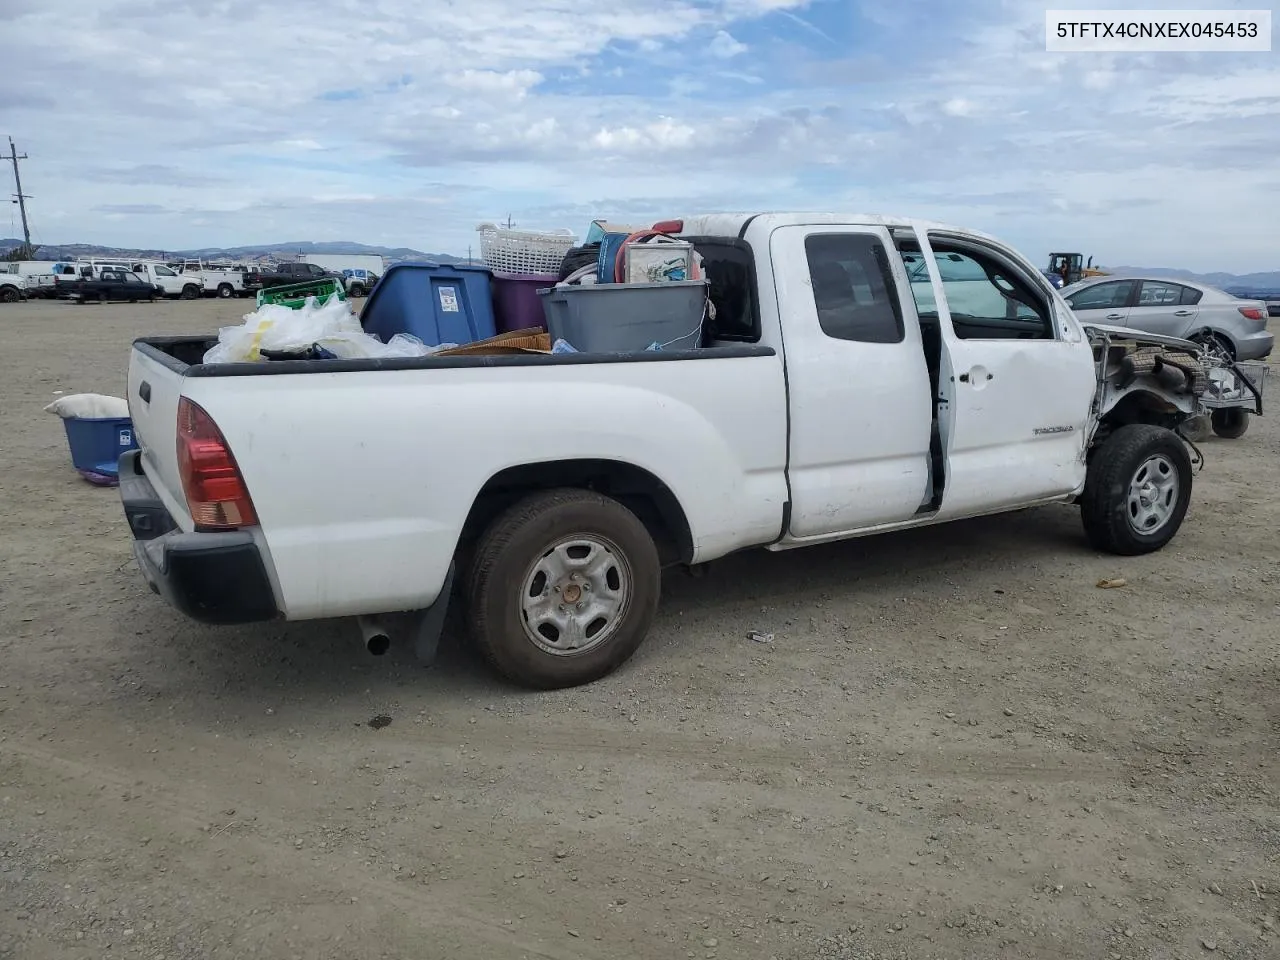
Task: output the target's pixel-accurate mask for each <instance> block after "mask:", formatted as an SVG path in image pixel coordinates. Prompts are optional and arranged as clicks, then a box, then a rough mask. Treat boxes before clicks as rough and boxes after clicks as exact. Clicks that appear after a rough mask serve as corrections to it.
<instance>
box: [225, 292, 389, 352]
mask: <svg viewBox="0 0 1280 960" xmlns="http://www.w3.org/2000/svg"><path fill="white" fill-rule="evenodd" d="M353 334H354V335H358V336H361V337H369V339H371V340H374V341H375V342H377V343H381V341H378V340H377V338H376V337H370V335H369V334H367V333H365V332H364V330H363V329H361V327H360V321H359V320H358V319H356V315H355V314H353V313H352V312H351V308H350V307H349V306H347V303H346V302H345V301H343V300H339V299H338V298H337V297H330V298H329V300H328V301H327V302H326V303H323V304H317V303H316V301H315V300H314V299H309V300H307V302H306V305H305V306H303V307H302V309H301V310H291V309H289V308H288V307H285V306H282V305H280V304H277V303H268V304H264V305H263V306H261V307H259V308H258V309H257V310H255V311H254V312H253V313H250V314H246V315H245V318H244V323H242V324H240V325H239V326H235V327H223V328H222V329H221V330H219V331H218V342H217V344H215V345H214V346H212V347H210V348H209V350H208V351H207V352H206V353H205V355H204V362H205V363H242V362H245V361H253V360H261V359H262V351H263V350H268V351H272V350H280V351H290V350H298V351H301V350H305V349H306V348H307V347H309V346H311V344H313V343H317V342H319V341H322V340H324V338H326V337H333V336H339V337H346V336H350V335H353Z"/></svg>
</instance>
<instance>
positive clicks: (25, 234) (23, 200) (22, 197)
mask: <svg viewBox="0 0 1280 960" xmlns="http://www.w3.org/2000/svg"><path fill="white" fill-rule="evenodd" d="M5 159H7V160H12V161H13V182H14V184H16V185H17V188H18V192H17V193H16V194H15V195H14V198H15V199H16V200H17V203H18V209H19V210H20V211H21V212H22V239H23V240H24V241H25V242H26V254H27V256H31V227H30V226H28V225H27V201H28V200H30V199H31V198H30V197H29V196H27V195H26V194H25V193H23V192H22V175H21V174H20V173H19V172H18V161H19V160H26V159H27V155H26V154H25V153H23V154H19V153H18V150H17V148H16V147H15V146H14V145H13V137H10V138H9V156H8V157H6V158H5Z"/></svg>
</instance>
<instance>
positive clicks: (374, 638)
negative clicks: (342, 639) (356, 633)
mask: <svg viewBox="0 0 1280 960" xmlns="http://www.w3.org/2000/svg"><path fill="white" fill-rule="evenodd" d="M359 623H360V633H361V634H362V635H363V636H364V648H365V649H366V650H368V651H369V652H370V653H371V654H373V655H374V656H375V657H380V656H382V655H383V654H384V653H386V652H387V651H388V650H389V649H391V637H389V636H388V635H387V631H386V630H384V629H383V628H382V627H381V626H379V625H378V623H377V621H375V620H372V619H370V618H368V617H360V618H359Z"/></svg>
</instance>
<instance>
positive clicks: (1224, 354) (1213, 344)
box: [1195, 331, 1236, 363]
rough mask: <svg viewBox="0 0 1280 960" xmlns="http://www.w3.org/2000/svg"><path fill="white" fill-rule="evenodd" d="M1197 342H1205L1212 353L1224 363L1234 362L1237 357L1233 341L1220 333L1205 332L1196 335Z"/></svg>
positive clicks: (1205, 345) (1206, 347)
mask: <svg viewBox="0 0 1280 960" xmlns="http://www.w3.org/2000/svg"><path fill="white" fill-rule="evenodd" d="M1195 342H1196V343H1199V344H1203V345H1204V347H1205V349H1206V350H1208V351H1209V353H1210V354H1212V355H1213V356H1215V357H1217V358H1218V359H1219V360H1221V361H1223V362H1224V363H1232V362H1234V361H1235V359H1236V348H1235V347H1233V346H1232V345H1231V341H1230V340H1228V339H1227V338H1226V337H1224V336H1222V334H1219V333H1209V332H1207V331H1206V332H1205V333H1202V334H1200V335H1199V336H1197V337H1195Z"/></svg>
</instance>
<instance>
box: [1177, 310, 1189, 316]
mask: <svg viewBox="0 0 1280 960" xmlns="http://www.w3.org/2000/svg"><path fill="white" fill-rule="evenodd" d="M1173 315H1174V316H1175V317H1189V316H1191V311H1190V310H1175V311H1174V312H1173Z"/></svg>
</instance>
